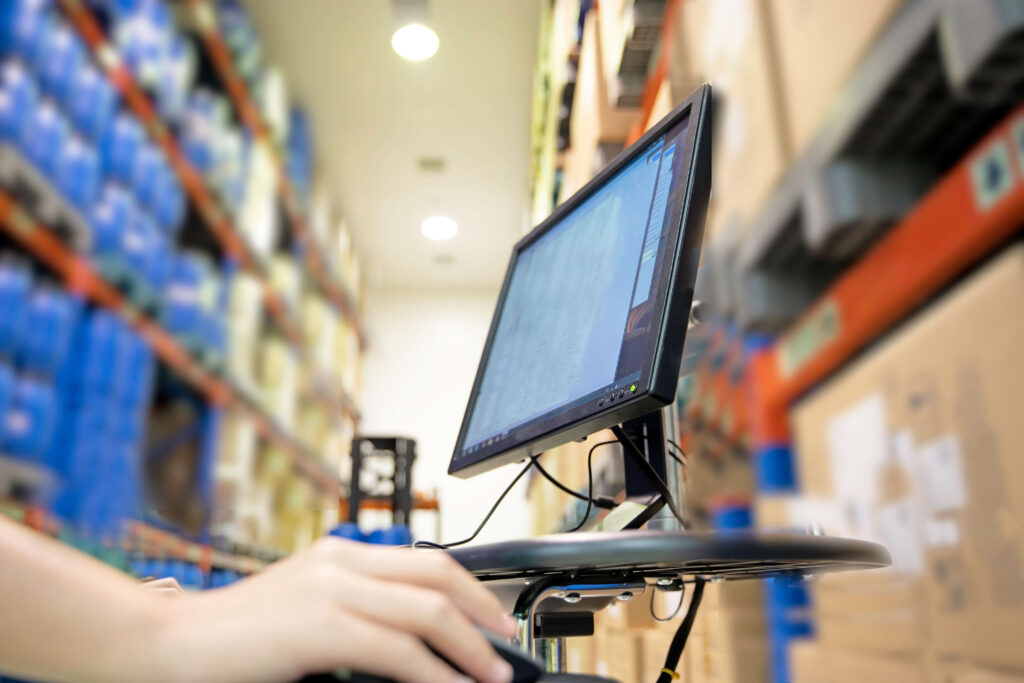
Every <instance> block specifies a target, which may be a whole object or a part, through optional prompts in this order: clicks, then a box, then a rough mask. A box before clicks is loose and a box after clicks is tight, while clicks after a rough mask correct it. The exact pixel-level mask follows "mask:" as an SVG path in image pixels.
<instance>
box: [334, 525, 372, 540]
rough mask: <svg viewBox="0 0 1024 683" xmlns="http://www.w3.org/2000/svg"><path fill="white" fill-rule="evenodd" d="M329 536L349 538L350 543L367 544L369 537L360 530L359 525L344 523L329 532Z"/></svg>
mask: <svg viewBox="0 0 1024 683" xmlns="http://www.w3.org/2000/svg"><path fill="white" fill-rule="evenodd" d="M328 535H329V536H337V537H338V538H347V539H348V540H350V541H362V542H364V543H365V542H366V541H367V540H368V537H367V536H366V534H364V533H363V532H362V531H360V530H359V525H358V524H356V523H354V522H344V523H342V524H339V525H338V526H336V527H334V528H333V529H331V530H330V531H329V532H328Z"/></svg>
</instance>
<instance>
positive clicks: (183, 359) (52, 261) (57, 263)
mask: <svg viewBox="0 0 1024 683" xmlns="http://www.w3.org/2000/svg"><path fill="white" fill-rule="evenodd" d="M0 227H2V229H4V230H5V231H6V232H7V234H9V235H10V236H11V237H12V238H13V239H14V240H16V241H17V242H19V243H20V244H21V245H22V246H23V247H24V248H25V249H27V250H28V251H30V252H32V254H34V255H35V256H36V258H38V259H39V260H40V261H42V262H43V263H44V264H46V265H47V267H49V268H50V269H51V270H53V271H54V272H55V273H57V274H58V275H60V276H61V277H62V278H63V279H64V281H65V282H66V283H67V286H68V288H69V289H70V290H71V291H73V292H75V293H77V294H80V295H81V296H83V297H85V298H87V299H89V300H90V301H92V302H94V303H96V304H98V305H100V306H103V307H105V308H107V309H109V310H111V311H114V312H115V313H117V314H118V315H120V316H121V317H122V318H123V319H124V320H125V321H126V322H128V323H129V324H130V325H132V326H133V327H134V328H135V329H136V330H138V331H139V333H140V334H142V336H143V337H145V338H146V340H147V341H148V342H149V343H150V344H151V345H152V347H153V350H154V351H155V352H156V354H157V356H159V357H160V359H161V360H162V361H163V362H164V363H166V364H167V365H168V366H169V367H171V368H172V369H173V370H175V371H176V372H177V373H178V374H180V375H181V376H182V377H184V378H185V379H186V380H187V381H188V382H189V383H190V384H192V385H193V386H194V387H195V388H196V389H197V390H199V391H200V392H201V393H202V394H203V395H204V396H206V398H207V400H208V401H210V402H211V403H213V404H216V405H221V406H225V407H232V408H239V409H242V410H244V411H245V412H246V413H247V414H248V415H249V416H250V417H251V419H252V420H253V421H254V422H255V424H256V427H257V429H258V430H259V431H260V433H261V434H263V436H264V438H266V439H268V440H271V441H274V442H276V443H278V444H280V445H281V446H282V447H283V448H284V449H285V451H286V452H287V453H288V455H289V456H290V457H291V459H292V464H293V465H294V466H295V468H296V469H297V470H298V471H300V472H301V473H303V475H304V476H306V477H308V478H309V479H311V480H312V481H313V482H314V483H315V484H317V485H318V486H319V487H320V488H321V489H322V490H323V491H324V492H325V493H336V492H337V490H338V487H339V484H338V480H337V477H336V476H335V475H334V474H332V473H331V472H329V471H328V470H327V468H326V467H325V466H324V465H322V464H321V463H320V462H319V461H318V460H317V459H316V457H315V456H314V455H312V454H311V453H310V452H309V451H308V450H307V449H306V448H305V447H304V446H302V445H301V444H299V442H298V441H297V440H296V439H295V438H294V437H293V436H292V435H290V434H288V433H286V432H285V431H284V430H282V429H281V428H280V427H279V426H277V425H276V424H275V423H274V422H273V421H272V420H271V419H270V418H269V417H268V416H267V415H266V413H265V412H263V410H262V409H261V408H259V407H258V406H255V405H252V404H250V403H248V402H246V401H244V400H243V399H242V398H241V397H240V396H239V395H238V393H237V392H236V391H234V390H233V389H232V388H231V387H230V386H229V385H228V384H227V383H226V382H225V381H224V380H223V379H222V378H220V377H218V376H217V375H216V374H214V373H212V372H210V371H209V370H207V369H206V368H204V367H203V366H202V365H200V364H199V363H198V362H196V360H195V359H194V358H192V356H191V355H189V353H188V352H187V351H186V350H185V349H184V347H182V346H181V344H179V343H178V342H177V340H176V339H175V338H174V337H173V336H172V335H171V334H170V333H169V332H167V331H166V330H165V329H164V328H163V327H161V326H160V325H159V324H158V323H157V322H155V321H154V320H152V319H150V318H147V317H146V316H144V315H143V314H142V313H141V312H140V311H139V310H138V309H137V308H135V306H133V305H132V304H131V302H129V301H127V300H126V299H125V298H124V297H123V296H121V293H120V292H118V291H117V290H116V289H115V288H114V287H113V286H111V285H110V284H109V283H108V282H106V281H105V280H104V279H103V278H102V277H101V276H100V275H99V273H97V272H96V271H95V270H94V269H93V268H92V266H91V265H90V264H89V263H88V261H86V260H85V259H84V258H82V257H80V256H78V255H77V254H75V253H73V252H71V251H70V250H69V249H68V248H67V247H66V246H65V245H64V244H63V243H62V242H61V241H60V240H59V239H58V238H57V237H56V236H54V234H53V233H52V232H51V231H50V230H48V229H47V228H45V227H43V226H42V225H41V224H39V223H38V222H36V221H35V220H34V219H33V218H32V217H31V216H30V215H29V214H28V213H27V212H26V211H24V210H23V209H22V208H21V207H20V206H19V205H18V204H17V203H16V202H15V201H14V200H13V199H12V198H11V197H10V196H9V195H8V194H6V193H4V192H2V191H0Z"/></svg>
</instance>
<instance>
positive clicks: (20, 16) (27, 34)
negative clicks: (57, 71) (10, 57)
mask: <svg viewBox="0 0 1024 683" xmlns="http://www.w3.org/2000/svg"><path fill="white" fill-rule="evenodd" d="M47 5H49V3H48V2H35V1H33V0H5V1H4V2H2V3H0V13H2V15H0V17H2V21H0V27H2V28H0V31H2V34H0V36H2V38H0V39H2V41H3V48H4V51H5V52H8V51H9V52H10V53H12V54H15V55H17V56H19V57H21V58H22V59H24V60H25V61H30V60H31V59H33V58H34V57H35V56H36V55H38V54H39V53H40V52H42V45H43V44H44V43H45V38H46V35H47V30H48V29H49V27H50V18H49V16H48V14H47V12H46V7H47Z"/></svg>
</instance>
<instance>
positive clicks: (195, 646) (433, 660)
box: [154, 537, 515, 683]
mask: <svg viewBox="0 0 1024 683" xmlns="http://www.w3.org/2000/svg"><path fill="white" fill-rule="evenodd" d="M171 604H172V603H168V607H169V608H170V609H169V611H168V615H167V618H166V620H165V626H164V627H163V629H162V633H161V634H160V637H159V638H157V639H155V641H154V645H155V647H157V648H158V650H159V652H157V653H155V660H156V661H158V662H162V663H163V666H165V667H167V668H166V669H165V671H167V672H168V673H172V672H173V673H172V675H171V677H172V678H174V679H181V680H189V681H217V682H218V683H221V682H224V683H229V682H231V681H239V682H242V681H245V682H246V683H248V682H250V681H267V683H279V682H284V681H292V680H295V679H297V678H300V677H301V676H303V675H305V674H308V673H316V672H325V671H334V670H338V669H350V670H354V671H361V672H366V673H372V674H377V675H381V676H387V677H390V678H394V679H396V680H397V681H400V682H402V683H420V682H423V683H427V682H429V683H444V682H451V683H457V682H460V681H465V680H466V679H465V678H464V677H461V676H460V675H459V674H458V673H457V672H456V671H455V670H454V669H452V667H451V666H449V665H448V664H446V663H444V662H443V661H442V660H441V659H440V658H438V657H437V656H436V655H434V654H433V653H432V652H431V651H430V649H428V647H427V645H428V644H429V646H430V647H431V648H433V649H435V650H437V651H438V652H439V653H442V654H443V655H444V656H445V657H446V658H447V659H448V660H450V661H451V662H453V663H454V664H455V665H456V666H457V667H459V668H460V669H461V670H463V671H465V672H466V673H467V675H468V676H469V677H470V678H471V679H472V680H477V681H482V682H483V683H507V682H508V681H511V678H512V670H511V667H509V665H508V664H507V663H506V662H505V661H504V660H502V659H501V658H500V657H499V656H498V655H497V654H495V652H494V651H493V649H492V648H491V647H490V646H489V645H488V644H487V641H486V640H485V639H484V638H483V637H482V636H481V635H480V634H479V633H478V632H477V630H476V628H475V627H474V624H475V625H477V626H479V627H482V628H485V629H487V630H490V631H492V632H493V633H495V634H497V635H500V636H505V637H512V635H514V633H515V624H514V621H513V620H512V619H511V618H510V617H507V616H505V615H503V614H502V609H501V606H500V604H499V602H498V600H497V598H495V597H494V595H492V594H491V593H490V592H489V591H488V590H487V589H486V588H484V587H483V585H482V584H481V583H480V582H478V581H477V580H476V579H474V578H473V577H472V576H471V575H470V574H469V573H468V572H467V571H466V570H465V569H463V568H462V567H461V566H460V565H458V564H457V563H456V562H455V561H454V560H452V559H451V558H450V557H449V556H448V555H447V554H445V553H443V552H436V551H416V550H408V549H396V548H383V547H380V546H371V545H365V544H360V543H354V542H351V541H344V540H341V539H338V538H332V537H328V538H324V539H321V540H320V541H318V542H317V543H316V544H314V545H313V546H312V547H311V548H309V549H307V550H305V551H303V552H300V553H297V554H295V555H293V556H291V557H289V558H287V559H285V560H282V561H280V562H278V563H276V564H274V565H272V566H270V567H269V568H267V569H266V570H264V571H263V572H261V573H260V574H257V575H255V576H253V577H251V578H249V579H246V580H243V581H240V582H238V583H236V584H234V585H232V586H229V587H227V588H223V589H218V590H213V591H208V592H206V593H202V594H197V595H189V596H185V597H184V598H183V599H181V600H177V601H174V602H173V607H171Z"/></svg>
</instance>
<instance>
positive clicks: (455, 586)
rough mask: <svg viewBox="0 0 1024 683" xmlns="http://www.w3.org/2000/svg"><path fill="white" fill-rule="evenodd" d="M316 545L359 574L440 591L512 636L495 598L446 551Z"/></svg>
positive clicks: (512, 630) (495, 630) (509, 620)
mask: <svg viewBox="0 0 1024 683" xmlns="http://www.w3.org/2000/svg"><path fill="white" fill-rule="evenodd" d="M324 541H328V542H327V543H324ZM330 541H337V542H330ZM318 546H320V547H319V548H318V550H319V552H322V553H324V554H325V555H326V556H329V557H330V558H331V561H333V562H337V563H339V564H341V565H342V566H345V567H347V568H349V569H351V570H354V571H357V572H359V573H361V574H365V575H367V576H373V577H377V578H379V579H384V580H386V581H396V582H402V583H409V584H413V585H415V586H420V587H421V588H430V589H433V590H436V591H440V592H442V593H444V594H445V595H447V596H448V597H449V598H451V600H452V601H453V602H454V603H455V604H456V605H457V606H458V607H459V609H461V610H462V611H463V612H465V613H466V614H467V615H468V616H469V618H470V619H472V620H473V621H474V622H476V623H477V624H479V625H480V626H482V627H484V628H486V629H487V630H489V631H491V632H493V633H495V634H497V635H501V636H505V637H507V638H511V637H513V636H514V635H515V632H516V625H515V621H514V620H512V618H511V617H508V616H507V615H505V614H504V613H503V610H502V608H501V603H500V602H498V598H496V597H495V596H494V594H493V593H491V592H490V591H489V590H487V589H486V588H485V587H484V585H483V584H482V583H481V582H480V581H478V580H476V579H475V578H474V577H473V575H472V574H470V573H469V572H467V571H466V570H465V569H464V568H463V567H462V565H460V564H459V563H457V562H456V561H455V560H453V559H452V558H451V557H450V556H449V555H448V554H447V553H444V552H440V551H414V550H403V549H396V548H381V547H374V546H371V545H366V544H361V543H351V542H345V541H342V540H341V539H324V540H323V541H320V542H318Z"/></svg>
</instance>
